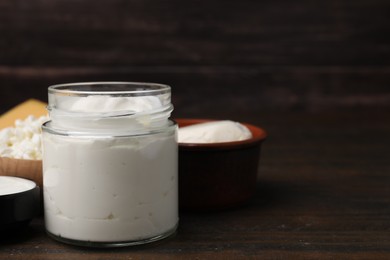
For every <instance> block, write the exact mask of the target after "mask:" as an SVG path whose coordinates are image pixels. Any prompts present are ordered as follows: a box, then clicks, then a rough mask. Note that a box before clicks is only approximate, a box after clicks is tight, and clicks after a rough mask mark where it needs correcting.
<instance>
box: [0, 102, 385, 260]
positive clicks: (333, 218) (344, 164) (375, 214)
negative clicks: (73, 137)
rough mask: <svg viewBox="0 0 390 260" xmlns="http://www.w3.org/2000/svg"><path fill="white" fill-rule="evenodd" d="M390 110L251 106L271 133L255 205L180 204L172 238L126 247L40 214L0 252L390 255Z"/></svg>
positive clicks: (47, 255)
mask: <svg viewBox="0 0 390 260" xmlns="http://www.w3.org/2000/svg"><path fill="white" fill-rule="evenodd" d="M389 112H390V111H388V110H387V111H383V110H381V109H370V110H368V111H367V110H366V111H357V110H350V111H347V110H342V111H329V112H317V113H312V114H310V113H294V112H286V113H281V112H279V113H276V112H275V113H274V112H273V113H271V112H270V113H267V112H264V113H263V114H261V115H259V114H250V113H248V114H246V115H244V116H243V120H245V121H249V122H251V123H253V124H258V125H262V126H263V127H264V128H266V129H267V130H268V132H269V138H268V140H267V141H266V142H265V143H264V146H263V154H262V158H261V167H260V169H259V176H258V186H257V193H256V195H255V197H254V198H253V200H252V201H251V202H250V203H249V204H247V205H245V206H242V207H240V208H235V209H231V210H226V211H221V212H213V213H203V214H195V213H184V212H182V213H181V216H180V227H179V229H178V231H177V234H176V235H175V236H173V237H171V238H169V239H167V240H164V241H161V242H157V243H155V244H150V245H147V246H139V247H131V248H119V249H104V250H97V249H86V248H78V247H73V246H68V245H65V244H61V243H58V242H55V241H53V240H52V239H50V238H49V237H48V236H47V235H46V234H45V231H44V225H43V219H42V218H39V219H35V220H33V221H32V223H31V224H30V226H29V228H28V229H27V230H25V231H24V232H21V233H20V234H17V235H15V236H13V237H7V238H2V240H1V245H0V258H1V259H173V258H186V259H251V258H252V259H255V258H256V259H260V258H261V259H390V152H389V145H390V117H389Z"/></svg>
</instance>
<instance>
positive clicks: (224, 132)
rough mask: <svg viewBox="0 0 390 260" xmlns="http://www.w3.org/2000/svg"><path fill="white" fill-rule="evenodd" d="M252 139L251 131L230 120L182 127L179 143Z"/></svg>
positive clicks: (179, 133) (179, 132)
mask: <svg viewBox="0 0 390 260" xmlns="http://www.w3.org/2000/svg"><path fill="white" fill-rule="evenodd" d="M251 137H252V133H251V132H250V130H249V129H248V128H247V127H246V126H244V125H243V124H240V123H238V122H234V121H230V120H221V121H212V122H206V123H200V124H194V125H190V126H185V127H180V128H179V131H178V140H179V143H221V142H233V141H242V140H246V139H249V138H251Z"/></svg>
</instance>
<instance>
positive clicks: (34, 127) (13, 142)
mask: <svg viewBox="0 0 390 260" xmlns="http://www.w3.org/2000/svg"><path fill="white" fill-rule="evenodd" d="M48 119H49V118H48V117H47V116H41V117H39V118H36V117H34V116H28V117H27V118H26V119H24V120H21V119H18V120H16V121H15V127H7V128H4V129H2V130H1V131H0V156H1V157H9V158H15V159H29V160H41V159H42V150H41V126H42V124H43V123H44V122H46V121H47V120H48Z"/></svg>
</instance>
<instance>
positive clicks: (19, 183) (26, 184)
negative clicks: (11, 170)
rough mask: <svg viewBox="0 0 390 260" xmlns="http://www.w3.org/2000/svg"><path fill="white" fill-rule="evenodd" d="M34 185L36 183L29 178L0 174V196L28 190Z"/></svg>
mask: <svg viewBox="0 0 390 260" xmlns="http://www.w3.org/2000/svg"><path fill="white" fill-rule="evenodd" d="M35 186H36V184H35V183H34V182H32V181H30V180H26V179H22V178H18V177H11V176H0V196H2V195H10V194H15V193H19V192H24V191H28V190H31V189H33V188H34V187H35Z"/></svg>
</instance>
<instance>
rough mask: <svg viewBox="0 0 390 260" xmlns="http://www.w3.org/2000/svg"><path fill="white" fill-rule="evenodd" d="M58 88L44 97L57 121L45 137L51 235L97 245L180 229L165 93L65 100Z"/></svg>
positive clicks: (132, 241)
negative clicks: (178, 225) (49, 95)
mask: <svg viewBox="0 0 390 260" xmlns="http://www.w3.org/2000/svg"><path fill="white" fill-rule="evenodd" d="M72 87H73V86H70V88H72ZM112 87H113V88H114V89H115V84H114V86H112ZM56 89H57V88H54V89H52V92H49V93H52V94H53V95H55V97H54V98H53V97H51V98H49V100H51V101H52V104H50V102H49V108H50V107H53V108H54V109H52V110H51V115H53V116H54V117H52V122H49V123H47V124H46V125H45V126H44V128H43V130H44V131H43V138H42V140H43V152H44V157H43V176H44V208H45V224H46V229H47V231H48V233H49V234H50V235H51V236H53V237H54V238H56V239H58V240H60V241H63V242H69V243H73V244H80V245H86V244H87V245H89V244H90V243H92V244H93V243H95V244H94V246H121V245H131V244H141V243H146V242H150V241H154V240H157V239H161V238H163V237H166V236H168V235H170V234H172V233H173V232H174V230H175V229H176V227H177V224H178V175H177V174H178V173H177V171H178V170H177V160H178V159H177V157H178V155H177V153H178V152H177V140H176V130H177V127H176V125H175V124H174V123H173V122H172V121H169V120H168V118H167V117H166V116H165V115H169V114H170V111H171V109H170V107H169V106H168V108H167V109H168V112H166V110H167V109H166V108H164V107H165V105H164V102H165V101H166V95H164V96H163V97H161V95H160V94H161V93H160V92H158V93H157V94H154V93H152V94H150V93H144V95H141V96H126V95H127V94H129V93H128V92H126V93H122V92H121V91H118V92H115V93H110V94H109V95H101V93H99V94H98V95H95V94H94V92H91V91H89V92H88V94H87V95H85V94H83V93H81V94H80V93H77V91H76V93H75V92H74V91H73V92H72V95H70V96H66V95H59V93H56V92H55V90H56ZM129 89H132V86H129ZM163 90H164V91H168V90H169V89H167V88H165V87H164V88H163ZM62 92H63V91H62ZM141 92H142V91H141ZM137 93H139V91H138V92H137ZM57 94H58V95H57ZM141 94H142V93H141ZM169 94H170V90H169ZM169 97H170V96H169ZM164 100H165V101H164ZM53 103H54V104H53ZM156 111H157V112H156ZM161 111H163V112H164V111H165V112H164V113H165V114H163V115H161V114H162V112H161ZM156 114H157V116H156ZM164 116H165V117H164ZM156 118H157V119H156ZM156 121H158V123H157V124H156Z"/></svg>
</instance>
